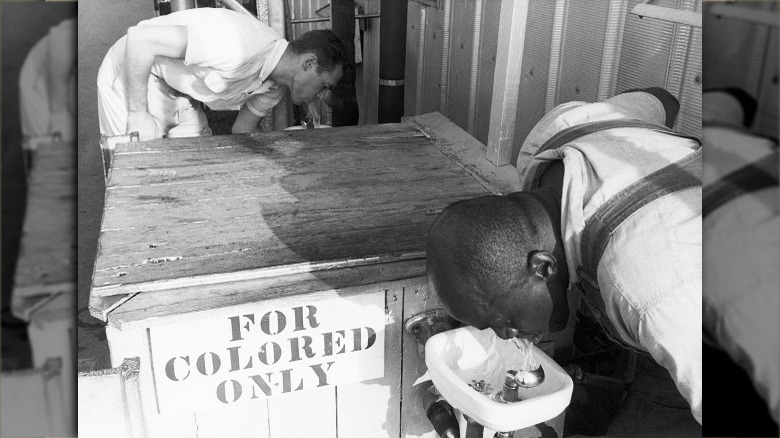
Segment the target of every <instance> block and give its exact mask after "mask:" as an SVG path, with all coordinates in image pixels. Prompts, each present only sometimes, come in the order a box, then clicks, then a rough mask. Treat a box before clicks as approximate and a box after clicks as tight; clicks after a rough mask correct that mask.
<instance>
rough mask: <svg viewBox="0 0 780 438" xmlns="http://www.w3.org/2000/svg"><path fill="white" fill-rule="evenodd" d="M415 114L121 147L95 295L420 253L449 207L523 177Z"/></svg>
mask: <svg viewBox="0 0 780 438" xmlns="http://www.w3.org/2000/svg"><path fill="white" fill-rule="evenodd" d="M416 119H417V118H416ZM419 119H420V121H418V122H417V123H401V124H384V125H364V126H356V127H344V128H338V129H332V130H317V131H316V132H315V131H307V130H299V131H284V132H274V133H263V134H252V135H237V136H215V137H204V138H195V139H174V140H164V141H151V142H140V143H127V144H119V145H117V149H116V152H115V155H114V163H113V166H112V170H111V173H110V177H109V181H108V183H107V190H106V204H105V205H106V207H105V212H104V217H103V225H102V231H101V239H100V249H99V253H98V257H97V262H96V266H95V272H94V276H93V290H92V295H93V296H97V297H101V296H110V295H119V294H127V293H134V292H149V291H159V290H161V289H172V288H175V287H176V286H177V285H178V286H179V287H183V286H189V285H191V284H193V283H179V280H180V279H187V278H189V279H193V278H195V279H198V280H196V281H195V283H194V284H200V285H203V284H209V283H211V284H216V283H222V282H225V281H230V278H232V277H233V276H235V275H236V274H239V275H247V273H250V275H249V276H250V277H251V276H253V275H255V276H256V277H257V278H259V277H264V276H267V275H263V274H262V272H263V271H264V270H271V272H269V274H270V275H280V273H281V272H278V271H279V267H285V266H293V267H295V266H298V268H297V269H298V270H297V271H296V269H293V270H292V271H291V272H288V273H295V272H306V271H311V270H317V269H330V268H333V267H334V263H336V264H338V263H342V262H343V263H345V264H346V265H350V260H358V261H359V262H358V263H357V264H367V265H370V264H374V263H382V262H388V261H393V260H394V258H397V259H398V260H404V259H410V258H422V257H424V250H425V247H424V245H425V238H426V235H427V231H428V228H429V227H430V224H431V223H432V222H433V220H434V219H435V217H436V215H437V214H438V213H439V212H440V211H441V210H442V209H443V208H444V207H445V206H446V205H448V204H450V203H452V202H455V201H458V200H461V199H468V198H472V197H476V196H480V195H485V194H489V193H490V192H491V191H494V192H500V191H501V190H502V189H505V188H506V187H509V186H511V181H509V180H506V179H507V177H508V178H510V179H516V176H515V175H514V174H513V173H512V174H511V175H509V174H506V175H504V174H501V172H498V173H496V172H492V173H491V172H490V171H485V169H487V166H489V165H490V164H489V163H487V161H486V160H485V159H484V146H483V149H482V151H483V152H482V157H481V161H482V162H484V163H476V164H475V163H468V162H467V163H465V164H464V163H462V162H459V161H458V160H461V159H462V158H463V156H462V155H463V154H461V149H462V145H455V144H454V142H461V141H463V140H464V139H467V138H470V137H469V136H468V134H466V133H465V132H463V131H462V130H460V128H458V127H457V126H455V125H454V124H452V123H448V122H447V121H446V119H445V118H444V117H443V116H441V115H440V114H433V115H428V116H420V117H419ZM429 124H430V126H428V125H429ZM417 125H422V126H428V128H429V129H428V132H427V134H428V135H429V137H430V133H431V132H434V137H435V140H434V141H431V140H429V139H428V138H427V137H426V136H425V135H423V133H422V132H421V131H420V129H419V126H417ZM458 131H461V132H458ZM472 140H473V139H472ZM477 144H478V142H477ZM467 146H472V145H470V144H469V145H467ZM459 148H460V149H459ZM459 154H461V155H459ZM466 159H471V157H466ZM464 169H466V170H467V171H466V172H464ZM473 169H476V172H472V171H471V170H473ZM502 179H504V181H502ZM496 183H497V184H496ZM491 184H493V185H494V186H496V187H498V188H492V186H491ZM351 264H353V265H354V264H355V263H351ZM323 266H324V268H323ZM201 280H202V281H201ZM161 282H162V283H165V287H164V288H161V287H159V284H160V283H161ZM166 282H167V283H166ZM155 293H159V292H155ZM179 293H180V294H189V293H190V291H189V290H187V291H180V292H179ZM136 299H137V297H136V298H134V299H133V300H136ZM133 300H130V301H129V302H132V301H133Z"/></svg>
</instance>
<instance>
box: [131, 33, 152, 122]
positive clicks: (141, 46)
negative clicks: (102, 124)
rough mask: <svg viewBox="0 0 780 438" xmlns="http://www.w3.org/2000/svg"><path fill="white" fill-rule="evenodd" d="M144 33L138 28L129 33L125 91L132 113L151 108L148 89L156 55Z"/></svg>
mask: <svg viewBox="0 0 780 438" xmlns="http://www.w3.org/2000/svg"><path fill="white" fill-rule="evenodd" d="M142 32H143V30H142V29H139V28H138V27H131V28H130V29H128V31H127V46H126V48H125V89H126V90H127V109H128V112H130V113H135V112H146V111H148V108H149V105H148V102H147V92H148V89H147V87H148V83H149V75H150V74H151V71H152V65H153V64H154V58H155V57H156V55H155V54H154V52H153V51H151V50H149V48H148V47H147V46H148V43H147V41H146V39H145V38H144V36H143V34H142Z"/></svg>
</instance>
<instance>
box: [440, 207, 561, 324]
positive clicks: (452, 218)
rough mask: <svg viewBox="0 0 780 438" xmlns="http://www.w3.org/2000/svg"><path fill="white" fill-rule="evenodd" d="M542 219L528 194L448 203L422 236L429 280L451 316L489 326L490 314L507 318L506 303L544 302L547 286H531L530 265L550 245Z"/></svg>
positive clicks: (533, 279)
mask: <svg viewBox="0 0 780 438" xmlns="http://www.w3.org/2000/svg"><path fill="white" fill-rule="evenodd" d="M545 223H547V224H549V217H548V216H547V215H546V213H545V211H544V208H543V207H542V206H541V204H540V203H539V202H538V201H537V199H536V198H535V197H534V196H533V195H531V194H529V193H517V194H513V195H512V196H484V197H481V198H476V199H470V200H466V201H461V202H457V203H455V204H452V205H450V206H449V207H447V208H446V209H445V210H444V211H443V212H442V213H441V215H439V217H438V218H437V219H436V221H434V223H433V225H432V226H431V229H430V232H429V234H428V244H427V271H428V281H429V284H430V285H431V286H432V288H433V289H435V290H436V293H437V294H438V295H439V297H440V298H441V300H442V302H443V303H444V305H445V306H446V307H447V308H448V310H449V311H450V313H452V314H453V316H455V317H456V318H458V319H461V320H465V321H464V322H467V323H470V324H472V325H475V326H480V325H482V326H491V327H494V328H495V325H494V323H493V322H492V320H491V319H492V318H504V319H509V318H511V317H512V316H513V315H510V314H509V310H510V309H508V308H506V304H507V303H508V302H510V301H511V302H524V303H529V304H530V305H533V303H537V302H538V301H539V300H548V301H549V300H550V296H549V292H548V291H547V288H546V287H544V288H543V290H542V288H540V287H538V284H537V283H542V284H543V283H544V280H540V279H539V278H536V276H535V270H534V269H535V268H534V266H531V264H532V263H531V260H532V259H533V256H534V254H535V253H538V252H542V251H546V252H549V253H551V252H552V251H553V246H554V245H555V237H554V236H553V234H552V230H551V229H550V227H549V226H545ZM537 269H538V267H537ZM551 269H552V270H553V271H554V269H555V267H554V261H553V267H552V268H551ZM553 273H554V272H553ZM480 308H481V309H482V310H484V314H482V313H480V312H482V310H480ZM502 310H503V311H502ZM546 324H547V321H545V326H546ZM478 328H485V327H478ZM515 328H517V329H520V327H515ZM497 333H498V331H497Z"/></svg>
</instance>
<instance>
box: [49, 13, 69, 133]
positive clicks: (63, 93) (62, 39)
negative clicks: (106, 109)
mask: <svg viewBox="0 0 780 438" xmlns="http://www.w3.org/2000/svg"><path fill="white" fill-rule="evenodd" d="M47 46H48V47H47V54H46V55H47V56H46V58H47V62H46V67H47V68H46V83H47V88H48V91H49V93H48V94H49V96H48V97H49V112H50V115H51V117H50V119H49V127H48V131H49V132H50V133H54V132H59V133H60V135H61V136H62V139H63V140H64V141H72V140H73V139H74V138H75V131H76V113H75V108H74V106H75V105H73V101H74V96H72V95H71V94H72V93H73V92H75V89H72V88H71V84H72V83H73V82H74V81H73V76H74V67H75V64H76V27H75V22H74V21H71V22H64V23H61V24H59V25H58V26H57V27H55V28H53V29H52V30H51V31H50V32H49V36H48V38H47Z"/></svg>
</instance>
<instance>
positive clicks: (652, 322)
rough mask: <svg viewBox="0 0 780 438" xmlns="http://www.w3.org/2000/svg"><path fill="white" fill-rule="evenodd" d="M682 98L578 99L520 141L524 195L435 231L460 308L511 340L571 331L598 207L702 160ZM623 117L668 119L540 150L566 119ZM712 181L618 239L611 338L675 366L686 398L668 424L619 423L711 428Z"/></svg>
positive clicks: (610, 251)
mask: <svg viewBox="0 0 780 438" xmlns="http://www.w3.org/2000/svg"><path fill="white" fill-rule="evenodd" d="M677 108H678V103H677V102H676V99H674V98H673V97H672V96H671V95H670V94H669V93H668V92H666V91H665V90H661V89H649V90H646V91H632V92H626V93H624V94H620V95H617V96H614V97H612V98H610V99H607V100H606V101H604V102H598V103H586V102H569V103H565V104H562V105H559V106H557V107H556V108H554V109H553V110H552V111H551V112H550V113H548V114H547V115H545V116H544V117H543V118H542V120H541V121H539V123H537V124H536V126H535V127H534V128H533V129H532V131H531V132H530V133H529V135H528V137H527V138H526V139H525V142H524V143H523V146H522V148H521V150H520V155H519V157H518V164H517V168H518V173H519V175H520V180H521V181H522V183H523V191H521V192H516V193H512V194H509V195H506V196H485V197H481V198H477V199H472V200H467V201H461V202H458V203H455V204H453V205H450V206H449V207H447V208H446V209H445V210H444V211H443V212H442V213H441V215H440V216H439V217H438V218H437V219H436V221H435V222H434V224H433V225H432V227H431V230H430V234H429V237H428V246H427V271H428V284H429V287H430V288H431V289H432V290H434V291H436V293H437V294H438V296H439V297H440V298H441V301H442V303H443V305H444V306H445V307H446V308H447V310H448V311H449V312H450V313H451V314H452V316H453V317H455V318H456V319H458V320H460V321H462V322H465V323H467V324H470V325H473V326H475V327H477V328H479V329H486V328H492V329H493V330H494V331H495V333H496V334H497V335H498V336H499V337H500V338H502V339H512V338H516V337H518V338H526V339H531V340H533V339H538V338H540V337H541V336H543V335H545V334H547V333H549V332H556V331H560V330H562V329H563V328H564V327H565V325H566V322H567V320H568V316H569V310H568V305H567V293H578V292H577V291H576V290H577V289H576V288H575V287H572V286H573V285H574V284H579V283H580V282H581V281H582V280H583V278H581V277H582V272H581V271H580V270H579V269H578V268H579V267H582V266H584V265H585V263H584V261H583V250H586V251H587V250H588V249H589V248H583V247H582V245H581V244H582V240H583V235H584V233H583V231H584V229H585V226H586V223H589V222H588V220H589V219H591V217H592V216H593V214H594V212H596V211H597V210H600V207H602V206H604V205H605V204H608V202H610V201H611V200H612V199H613V197H615V195H616V194H618V193H623V191H624V189H627V188H629V187H631V186H632V185H633V184H634V183H636V182H638V181H641V180H643V179H645V178H646V177H647V176H649V175H651V174H653V173H654V172H656V171H659V170H660V169H663V168H666V167H667V166H668V165H669V164H670V163H674V162H681V161H686V160H687V159H689V158H690V157H691V156H694V155H693V153H694V151H695V150H696V149H697V148H698V142H697V141H695V140H693V139H690V138H685V137H681V136H677V135H674V134H673V133H669V131H668V130H667V129H666V128H663V126H664V125H666V126H667V127H671V126H672V125H673V123H674V118H675V115H676V113H677ZM618 119H633V120H636V121H640V122H639V123H641V122H648V123H652V124H653V125H654V126H656V127H661V128H663V129H657V130H654V129H646V128H637V127H619V128H614V129H608V130H603V131H600V132H596V133H592V134H589V135H587V136H584V137H580V138H578V139H575V140H572V141H568V142H566V143H565V144H562V145H560V146H558V147H551V148H550V149H546V150H544V151H540V148H542V146H543V145H544V144H545V143H546V142H547V141H548V140H550V139H551V138H553V137H554V136H555V135H556V134H559V133H560V132H561V131H563V130H564V129H566V128H569V127H574V126H578V125H582V124H585V123H588V122H597V121H613V120H618ZM700 184H701V183H700V181H699V183H698V185H692V186H690V187H689V188H686V189H683V190H680V191H677V192H674V193H672V194H668V195H665V196H661V197H659V198H657V199H655V200H653V201H651V202H650V203H648V204H646V205H644V206H643V207H642V208H641V209H639V210H637V211H636V212H634V213H633V214H631V215H630V216H628V217H627V218H626V219H625V221H623V222H622V223H621V225H619V227H618V228H616V229H615V231H614V232H613V233H612V234H611V235H608V237H607V238H608V241H607V242H608V243H607V244H606V247H605V249H604V252H603V255H602V256H601V258H600V263H598V264H597V267H596V268H597V269H596V272H595V275H596V276H597V281H598V289H599V290H598V293H600V297H599V299H600V301H602V303H601V308H600V312H599V313H598V314H597V317H598V318H602V319H603V321H605V324H604V325H606V324H607V323H608V324H609V326H610V327H611V332H610V334H611V335H612V336H611V337H613V338H614V339H616V340H617V341H619V342H620V343H622V344H623V345H625V346H627V347H628V348H633V349H635V350H638V351H640V352H642V353H643V354H642V356H643V357H644V356H647V357H648V359H647V362H649V363H651V364H650V365H649V366H651V367H652V366H654V367H655V368H658V369H660V370H661V371H663V372H664V373H662V374H661V376H662V377H663V374H666V376H665V378H666V380H670V386H671V387H672V395H673V396H674V397H676V399H671V400H673V406H669V407H671V408H673V409H672V411H673V412H672V413H671V414H670V416H669V417H665V418H666V419H665V420H664V421H665V422H666V423H667V424H658V423H657V422H656V423H653V421H652V419H650V420H651V421H646V420H647V419H648V417H652V416H647V415H646V416H645V417H644V420H642V421H641V423H642V424H631V423H632V422H634V423H636V422H637V420H628V419H627V417H626V416H624V415H623V414H622V413H619V414H618V417H617V419H616V420H615V422H613V424H612V427H611V428H610V430H609V433H617V434H624V433H628V432H631V433H634V432H643V433H650V434H657V435H658V436H675V434H678V435H680V436H696V435H699V436H700V434H701V426H700V425H701V420H702V411H701V408H702V405H701V400H702V359H701V356H702V337H701V336H702V335H701V325H702V320H701V314H702V310H701V309H702V291H701V284H702V283H701V281H702V280H701V277H702V276H701V260H702V259H701V251H702V240H701V239H702V237H701V215H702V212H701V196H702V191H701V185H700ZM594 269H595V268H594ZM600 322H601V321H600ZM659 365H660V367H659ZM648 387H650V391H649V392H646V390H647V389H648ZM675 388H676V390H675ZM652 389H653V388H652V385H645V386H644V387H643V388H642V389H641V392H640V396H645V395H646V396H647V397H648V398H652V397H653V394H651V393H652ZM629 393H631V391H630V390H629ZM664 397H665V395H664ZM664 403H666V401H665V400H664V401H654V400H651V403H650V404H651V405H660V404H664ZM670 404H672V403H670ZM623 406H624V407H626V406H627V402H626V401H624V404H623ZM630 407H632V408H633V407H634V405H631V406H630ZM635 410H638V409H635ZM627 414H631V413H630V412H627ZM618 420H619V421H618ZM617 423H619V426H620V427H619V428H617V427H616V424H617ZM672 423H674V424H672ZM659 427H665V428H667V429H665V430H664V431H661V430H659V429H658V428H659Z"/></svg>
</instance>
